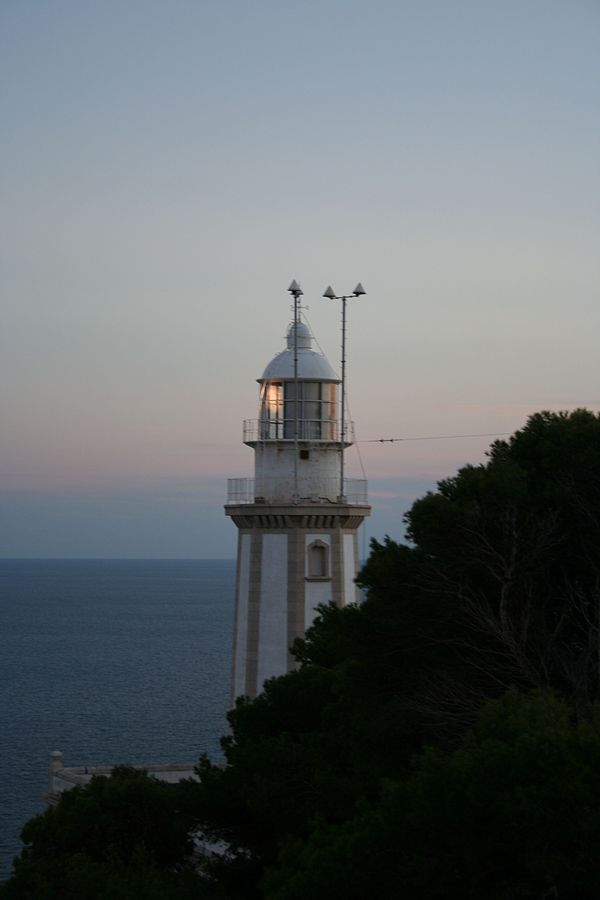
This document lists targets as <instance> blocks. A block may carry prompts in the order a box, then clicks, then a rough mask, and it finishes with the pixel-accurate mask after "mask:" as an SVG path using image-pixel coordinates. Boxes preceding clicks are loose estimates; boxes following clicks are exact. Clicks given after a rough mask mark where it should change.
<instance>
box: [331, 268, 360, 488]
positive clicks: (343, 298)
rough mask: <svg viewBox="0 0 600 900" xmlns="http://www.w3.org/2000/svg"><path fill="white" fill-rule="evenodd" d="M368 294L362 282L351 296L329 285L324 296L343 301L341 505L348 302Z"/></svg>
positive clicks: (344, 434) (344, 433)
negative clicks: (338, 292)
mask: <svg viewBox="0 0 600 900" xmlns="http://www.w3.org/2000/svg"><path fill="white" fill-rule="evenodd" d="M366 293H367V292H366V291H365V289H364V287H363V286H362V284H361V283H360V281H359V282H358V284H357V285H356V287H355V288H354V290H353V291H352V293H351V294H341V295H339V296H338V295H337V294H336V293H335V291H334V290H333V288H332V287H331V285H329V286H328V287H327V288H326V289H325V292H324V293H323V296H324V297H326V298H327V300H341V301H342V421H341V443H340V447H341V453H340V493H339V497H338V501H339V503H345V502H346V495H345V493H344V445H345V441H346V300H350V299H351V298H352V297H362V296H363V295H364V294H366Z"/></svg>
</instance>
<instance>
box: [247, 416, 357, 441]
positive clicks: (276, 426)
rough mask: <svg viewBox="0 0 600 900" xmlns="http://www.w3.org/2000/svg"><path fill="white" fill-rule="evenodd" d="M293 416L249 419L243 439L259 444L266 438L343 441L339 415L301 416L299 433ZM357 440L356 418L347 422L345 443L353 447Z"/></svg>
mask: <svg viewBox="0 0 600 900" xmlns="http://www.w3.org/2000/svg"><path fill="white" fill-rule="evenodd" d="M295 430H296V427H295V422H294V420H293V419H287V418H286V419H279V418H275V417H273V418H269V419H266V418H263V419H245V420H244V425H243V441H244V444H247V445H248V446H249V447H255V446H256V445H257V444H259V443H261V442H263V441H265V442H266V441H278V442H279V441H283V442H285V443H289V444H293V443H294V441H295V440H296V438H297V440H298V441H300V442H302V441H310V443H311V444H313V443H316V444H319V443H323V444H325V443H333V444H339V443H340V434H341V431H342V428H341V422H340V420H339V419H322V418H318V419H298V423H297V435H295V433H294V432H295ZM354 442H355V435H354V422H348V421H346V422H344V446H345V447H350V446H351V445H352V444H353V443H354Z"/></svg>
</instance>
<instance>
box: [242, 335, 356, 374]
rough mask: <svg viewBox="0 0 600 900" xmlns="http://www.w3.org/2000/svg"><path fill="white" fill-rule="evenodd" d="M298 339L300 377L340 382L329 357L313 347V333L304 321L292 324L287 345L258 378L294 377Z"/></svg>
mask: <svg viewBox="0 0 600 900" xmlns="http://www.w3.org/2000/svg"><path fill="white" fill-rule="evenodd" d="M294 330H295V333H296V335H294ZM295 336H296V339H297V346H298V378H302V379H304V380H306V379H310V380H311V381H334V382H339V378H338V376H337V374H336V372H335V370H334V368H333V366H332V365H331V363H330V362H329V360H328V359H327V357H326V356H324V355H323V354H322V353H318V352H317V351H316V350H313V349H312V340H313V339H312V335H311V333H310V329H309V327H308V325H306V324H305V323H304V322H298V323H297V324H296V325H295V326H294V323H293V322H292V324H291V325H290V327H289V328H288V332H287V339H286V342H287V347H286V349H285V350H282V351H281V353H278V354H277V356H274V357H273V359H272V360H271V362H270V363H269V364H268V366H267V367H266V369H265V371H264V372H263V374H262V377H261V378H259V379H258V380H259V381H260V382H263V381H273V380H274V379H275V380H286V379H289V378H293V377H294V337H295Z"/></svg>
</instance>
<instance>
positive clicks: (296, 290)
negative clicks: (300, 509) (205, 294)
mask: <svg viewBox="0 0 600 900" xmlns="http://www.w3.org/2000/svg"><path fill="white" fill-rule="evenodd" d="M288 292H289V293H290V294H291V295H292V297H293V298H294V325H293V328H294V494H293V497H292V502H293V503H294V505H297V504H298V503H299V502H300V497H299V496H298V303H299V300H300V297H301V296H302V295H303V293H304V292H303V290H302V288H301V287H300V285H299V284H298V282H297V281H296V280H295V279H294V281H292V283H291V284H290V286H289V288H288ZM283 400H284V413H283V421H284V423H285V397H284V398H283ZM284 428H285V424H284Z"/></svg>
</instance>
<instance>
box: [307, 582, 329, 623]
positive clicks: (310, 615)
mask: <svg viewBox="0 0 600 900" xmlns="http://www.w3.org/2000/svg"><path fill="white" fill-rule="evenodd" d="M331 600H332V594H331V581H307V582H306V587H305V588H304V628H305V629H306V628H310V626H311V625H312V623H313V622H314V620H315V615H316V609H317V606H319V604H321V603H325V604H327V603H331Z"/></svg>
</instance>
